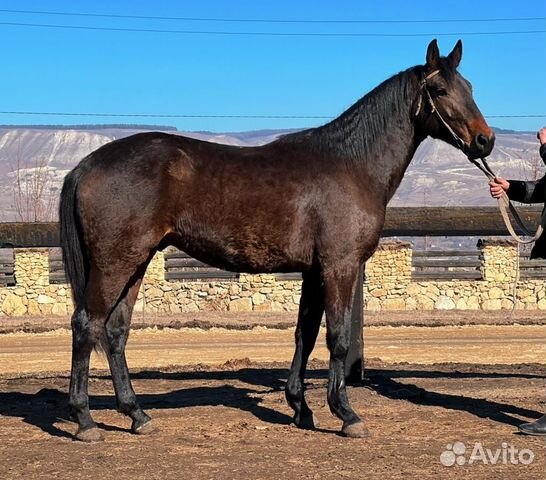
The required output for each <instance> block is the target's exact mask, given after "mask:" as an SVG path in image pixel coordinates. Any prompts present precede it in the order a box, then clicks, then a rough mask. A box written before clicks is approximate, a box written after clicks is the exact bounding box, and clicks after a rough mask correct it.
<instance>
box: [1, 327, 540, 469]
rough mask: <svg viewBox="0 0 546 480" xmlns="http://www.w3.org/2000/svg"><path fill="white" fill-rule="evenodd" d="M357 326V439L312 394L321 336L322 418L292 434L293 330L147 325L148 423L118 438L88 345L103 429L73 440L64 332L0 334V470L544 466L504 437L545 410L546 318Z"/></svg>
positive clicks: (535, 450) (139, 381)
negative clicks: (361, 373) (360, 353)
mask: <svg viewBox="0 0 546 480" xmlns="http://www.w3.org/2000/svg"><path fill="white" fill-rule="evenodd" d="M365 332H366V333H365V335H366V339H365V344H366V358H367V370H366V379H365V382H364V383H363V384H361V385H358V386H354V387H350V388H349V397H350V398H351V401H352V404H353V406H354V408H355V409H356V410H357V411H358V412H359V413H360V414H361V415H362V417H363V419H364V421H365V422H366V424H367V427H368V429H369V431H370V436H369V438H367V439H358V440H355V439H346V438H343V437H340V436H339V435H338V431H339V429H340V426H341V425H340V422H339V421H338V420H337V419H335V418H334V417H333V416H332V415H331V414H330V412H329V409H328V405H327V403H326V382H327V363H326V362H325V359H326V358H327V352H326V349H325V347H324V338H323V332H322V333H321V338H320V339H319V341H318V344H317V347H316V349H315V351H314V353H313V358H314V359H315V360H313V361H312V362H311V365H310V367H311V368H310V371H309V374H308V381H307V397H308V401H309V403H310V405H311V408H313V410H314V411H315V413H316V415H317V417H318V419H319V421H320V424H321V425H320V428H319V430H318V431H303V430H299V429H297V428H295V427H294V426H292V425H291V424H290V419H291V417H290V415H291V411H290V409H289V407H288V406H287V404H286V402H285V400H284V391H283V389H284V383H285V381H286V377H287V374H288V367H289V360H290V359H291V356H292V354H293V348H294V347H293V328H292V327H287V328H283V329H271V328H264V327H255V328H252V329H250V330H244V331H238V330H234V329H225V328H216V327H214V328H210V329H203V328H193V329H192V328H182V329H171V328H166V329H150V328H146V329H141V330H135V331H133V332H132V334H131V338H130V342H129V347H128V361H129V365H130V367H131V370H132V378H133V383H134V387H135V390H136V392H137V395H138V396H139V399H140V401H141V403H142V405H143V407H144V408H145V409H146V411H147V412H148V413H149V414H150V415H151V416H152V417H153V419H154V423H155V426H156V432H155V433H153V434H152V435H150V436H144V437H140V436H134V435H132V434H130V433H129V430H128V429H129V427H130V421H129V420H128V419H127V418H126V417H123V416H122V415H121V414H119V413H117V412H116V410H115V399H114V397H113V388H112V384H111V381H110V378H109V376H108V372H107V371H106V370H105V368H106V361H105V360H104V358H102V357H101V356H100V355H97V356H95V357H94V358H93V374H92V377H91V381H90V394H91V398H90V401H91V408H92V411H93V415H94V417H95V420H96V421H97V422H98V423H99V426H100V427H101V428H103V429H104V430H105V437H106V439H105V441H104V442H101V443H96V444H83V443H80V442H75V441H73V440H72V437H71V435H72V434H73V433H74V431H75V428H76V427H75V425H74V424H73V423H71V422H69V421H68V420H67V398H66V391H67V388H68V382H69V376H68V369H69V364H70V333H69V332H68V331H67V330H55V331H50V332H44V333H40V334H36V333H35V334H29V333H21V332H18V333H10V334H5V335H0V478H1V479H11V478H25V479H28V478H40V479H41V478H61V479H64V478H66V479H68V478H70V479H78V478H93V479H96V478H100V479H110V478H115V479H118V480H119V479H125V478H150V479H156V478H157V479H165V478H191V479H198V480H199V479H220V480H223V479H225V480H228V479H229V480H231V479H234V480H239V479H241V480H242V479H245V480H246V479H273V478H275V479H276V478H285V479H297V478H305V479H337V478H339V479H347V478H349V479H362V478H371V479H376V478H377V479H381V480H386V479H391V478H400V479H401V478H404V479H407V478H411V479H413V478H420V479H440V478H457V479H473V480H474V479H504V478H506V479H541V480H543V479H544V478H545V477H546V458H545V456H546V444H545V440H544V438H539V437H526V436H521V435H519V434H517V433H516V432H517V428H516V426H517V425H518V424H519V423H521V422H525V421H530V420H532V419H534V418H537V417H538V416H540V415H541V414H542V413H543V412H544V403H543V402H544V400H545V382H546V366H545V364H546V342H545V341H544V340H545V339H546V326H541V325H515V326H502V325H501V326H494V325H477V326H447V327H437V328H426V327H397V328H393V327H369V328H367V329H366V330H365ZM456 442H459V443H456ZM455 444H456V445H457V448H461V445H462V446H463V447H465V448H466V450H465V452H463V453H462V455H460V456H459V457H454V458H461V457H462V460H464V465H457V464H456V465H453V466H449V467H448V466H445V465H443V464H442V461H441V459H442V458H448V459H449V458H450V454H451V452H453V448H454V447H453V446H454V445H455ZM477 445H479V446H481V447H482V448H483V449H484V452H487V451H489V452H490V453H491V454H492V455H494V454H495V453H498V454H499V456H498V457H497V460H496V462H495V463H494V464H492V463H491V461H489V462H488V463H487V464H485V463H484V462H483V457H482V458H481V459H477V460H475V461H474V462H472V463H471V464H469V459H470V456H471V452H472V450H474V449H475V448H476V446H477ZM510 449H512V450H510ZM514 450H516V453H515V456H513V457H512V459H515V463H511V462H510V460H511V457H510V451H514ZM522 451H523V452H524V456H523V457H521V458H523V459H524V460H528V459H529V454H528V452H529V451H530V452H531V453H532V457H533V458H532V462H531V463H529V464H523V463H522V462H520V461H519V459H520V457H519V456H518V455H519V454H520V453H521V452H522ZM446 452H447V453H446ZM478 452H479V450H478ZM442 454H443V456H442ZM485 454H486V455H487V453H485ZM489 458H491V457H489ZM462 460H460V461H461V462H462Z"/></svg>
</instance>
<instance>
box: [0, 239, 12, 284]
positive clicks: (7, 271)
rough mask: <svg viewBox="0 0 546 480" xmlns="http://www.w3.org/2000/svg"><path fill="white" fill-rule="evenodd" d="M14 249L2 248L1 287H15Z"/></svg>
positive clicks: (0, 253)
mask: <svg viewBox="0 0 546 480" xmlns="http://www.w3.org/2000/svg"><path fill="white" fill-rule="evenodd" d="M14 266H15V262H14V258H13V249H11V248H0V286H1V287H11V286H12V285H15V274H14Z"/></svg>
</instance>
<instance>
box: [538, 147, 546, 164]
mask: <svg viewBox="0 0 546 480" xmlns="http://www.w3.org/2000/svg"><path fill="white" fill-rule="evenodd" d="M539 153H540V158H542V160H544V162H546V143H543V144H542V145H541V146H540V150H539Z"/></svg>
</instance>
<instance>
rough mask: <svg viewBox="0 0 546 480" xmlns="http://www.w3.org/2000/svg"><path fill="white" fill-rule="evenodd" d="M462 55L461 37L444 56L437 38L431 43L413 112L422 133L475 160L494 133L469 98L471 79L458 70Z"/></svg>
mask: <svg viewBox="0 0 546 480" xmlns="http://www.w3.org/2000/svg"><path fill="white" fill-rule="evenodd" d="M462 55H463V44H462V42H461V41H460V40H459V41H458V42H457V44H456V45H455V48H453V51H452V52H451V53H450V54H449V55H448V56H447V57H440V52H439V51H438V44H437V43H436V40H433V41H432V42H430V44H429V46H428V49H427V63H426V65H425V66H424V70H423V77H422V79H421V82H420V89H419V94H418V96H417V99H416V105H415V109H414V114H415V116H416V121H417V123H418V126H419V128H420V129H421V131H422V133H423V134H424V135H430V136H431V137H434V138H439V139H441V140H444V141H445V142H447V143H449V144H451V145H453V146H454V147H457V148H460V149H461V150H462V151H463V152H464V153H465V154H466V155H467V156H468V157H469V158H472V159H475V158H480V157H485V156H487V155H489V153H491V150H492V149H493V145H494V143H495V134H494V133H493V131H492V130H491V128H490V127H489V125H487V122H486V121H485V119H484V118H483V115H482V114H481V112H480V110H479V109H478V107H477V106H476V103H475V102H474V99H473V98H472V86H471V85H470V82H468V81H467V80H466V79H465V78H463V76H462V75H461V74H460V73H459V72H458V71H457V67H458V66H459V63H460V62H461V57H462Z"/></svg>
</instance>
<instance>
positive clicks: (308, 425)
mask: <svg viewBox="0 0 546 480" xmlns="http://www.w3.org/2000/svg"><path fill="white" fill-rule="evenodd" d="M294 424H295V425H296V426H297V427H298V428H302V429H304V430H316V429H317V428H319V423H318V420H317V419H316V417H315V415H313V414H311V415H307V416H306V417H301V418H300V419H299V421H297V420H296V419H294Z"/></svg>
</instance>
